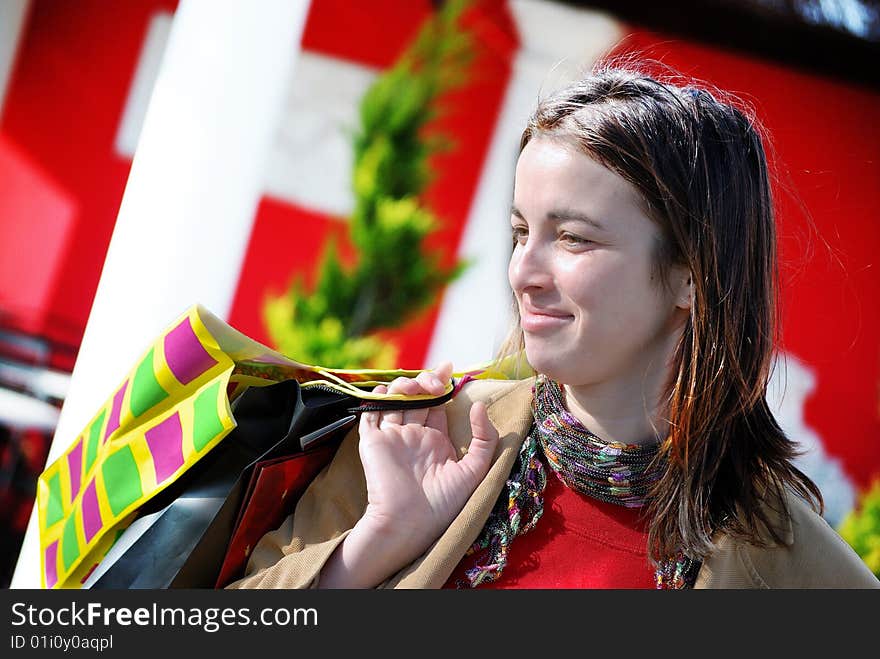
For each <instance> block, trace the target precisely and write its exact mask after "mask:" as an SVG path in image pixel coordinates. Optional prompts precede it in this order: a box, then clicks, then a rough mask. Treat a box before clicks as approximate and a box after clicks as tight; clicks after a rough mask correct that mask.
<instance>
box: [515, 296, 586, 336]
mask: <svg viewBox="0 0 880 659" xmlns="http://www.w3.org/2000/svg"><path fill="white" fill-rule="evenodd" d="M573 318H574V316H573V315H571V314H569V313H564V312H561V311H556V310H554V309H542V308H540V307H533V306H532V305H530V304H526V303H524V302H523V303H521V304H520V325H521V326H522V328H523V331H526V332H540V331H542V330H551V329H556V328H558V327H560V326H561V325H564V324H565V323H567V322H569V321H570V320H572V319H573Z"/></svg>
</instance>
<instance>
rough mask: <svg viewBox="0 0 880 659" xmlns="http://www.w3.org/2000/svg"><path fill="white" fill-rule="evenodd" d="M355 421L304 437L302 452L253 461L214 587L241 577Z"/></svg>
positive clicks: (351, 417) (349, 419)
mask: <svg viewBox="0 0 880 659" xmlns="http://www.w3.org/2000/svg"><path fill="white" fill-rule="evenodd" d="M355 419H356V417H355V416H354V415H349V416H344V417H342V418H340V419H338V420H337V421H335V422H334V423H331V424H328V425H327V426H326V427H324V428H321V429H319V430H317V431H313V432H312V433H309V434H308V435H306V436H304V437H303V439H302V442H301V444H302V449H303V450H301V451H299V452H297V453H295V454H292V455H283V456H281V457H277V458H271V459H267V460H261V461H259V462H258V463H256V464H255V465H254V469H253V471H252V473H251V476H250V482H249V484H248V488H247V490H246V491H245V493H244V495H243V496H242V498H241V503H240V506H239V512H238V515H237V517H236V521H235V524H234V526H233V531H232V535H231V537H230V539H229V542H228V543H227V544H226V551H225V552H224V556H223V563H222V565H221V569H220V570H219V574H218V575H217V578H216V580H215V582H214V587H215V588H224V587H225V586H227V585H228V584H230V583H231V582H233V581H235V580H236V579H238V578H240V577H242V576H243V575H244V568H245V566H246V565H247V561H248V558H249V557H250V554H251V551H252V550H253V548H254V546H255V545H256V544H257V542H258V541H259V539H260V538H261V537H263V535H265V534H266V533H268V532H269V531H272V530H273V529H276V528H278V527H279V526H280V525H281V523H282V522H283V521H284V519H285V518H286V517H287V516H288V515H290V514H291V513H292V512H293V510H294V508H295V506H296V504H297V502H298V501H299V498H300V496H301V495H302V493H303V492H304V491H305V489H306V488H307V487H308V486H309V484H310V483H311V482H312V480H313V479H314V478H315V476H317V475H318V473H319V472H320V471H321V469H323V468H324V466H325V465H326V464H327V463H329V462H330V460H331V459H332V457H333V455H334V454H335V453H336V449H337V448H339V444H340V443H341V441H342V438H343V437H344V435H345V433H347V432H348V430H349V429H350V428H351V427H352V426H353V425H354V423H355Z"/></svg>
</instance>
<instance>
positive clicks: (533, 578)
mask: <svg viewBox="0 0 880 659" xmlns="http://www.w3.org/2000/svg"><path fill="white" fill-rule="evenodd" d="M641 512H642V511H641V509H639V508H624V507H623V506H619V505H617V504H613V503H605V502H604V501H599V500H598V499H594V498H593V497H591V496H587V495H583V494H580V493H578V492H575V491H574V490H572V489H571V488H569V487H567V486H566V485H565V484H564V483H562V481H560V480H559V478H557V477H556V475H555V474H553V473H552V472H550V473H548V474H547V488H546V489H545V490H544V515H543V517H541V519H540V520H538V523H537V525H536V526H535V528H534V529H532V530H531V531H529V532H528V533H526V534H525V535H523V536H520V537H518V538H516V539H515V540H514V541H513V543H512V544H511V546H510V553H509V556H508V563H507V567H506V568H505V569H504V572H503V573H502V574H501V577H500V578H499V579H498V580H497V581H495V582H493V583H488V584H483V585H482V586H480V587H481V588H654V587H655V582H654V568H653V567H652V566H651V564H650V562H649V561H648V553H647V540H648V533H647V524H646V523H645V521H644V520H642V519H641ZM472 566H473V556H466V557H465V558H463V559H462V560H461V562H460V563H459V564H458V567H457V568H456V569H455V571H454V572H453V573H452V575H451V576H450V577H449V580H448V581H447V582H446V584H445V585H444V588H455V587H456V586H455V584H456V582H457V581H459V580H463V579H464V578H465V577H464V571H465V569H467V568H470V567H472Z"/></svg>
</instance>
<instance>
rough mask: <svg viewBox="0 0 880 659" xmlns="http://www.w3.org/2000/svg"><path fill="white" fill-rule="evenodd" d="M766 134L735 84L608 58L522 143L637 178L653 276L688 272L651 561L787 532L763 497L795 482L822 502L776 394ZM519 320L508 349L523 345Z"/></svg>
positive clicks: (653, 510) (546, 111)
mask: <svg viewBox="0 0 880 659" xmlns="http://www.w3.org/2000/svg"><path fill="white" fill-rule="evenodd" d="M761 133H762V131H761V129H760V127H759V124H758V122H757V120H756V118H755V116H754V113H753V112H751V111H749V110H747V109H745V108H744V107H741V103H740V102H739V101H737V100H736V99H733V98H732V97H731V96H730V95H725V94H722V93H721V92H719V91H718V90H713V91H708V90H707V89H706V88H705V87H700V88H698V87H696V86H683V85H680V84H673V83H672V82H671V81H670V80H666V79H665V78H664V79H661V77H660V76H656V75H647V74H644V73H641V72H639V71H638V70H637V69H636V68H634V67H632V65H630V64H627V65H625V66H623V67H621V66H620V65H619V64H609V63H605V64H602V65H599V66H598V67H597V68H596V69H594V71H593V72H592V73H591V74H590V75H588V76H586V77H585V78H584V79H582V80H580V81H578V82H576V83H573V84H571V85H569V86H568V87H566V88H564V89H562V90H561V91H558V92H556V93H554V94H552V95H550V96H549V97H547V98H546V99H544V100H542V101H540V102H539V104H538V106H537V108H536V110H535V111H534V113H533V114H532V116H531V118H530V119H529V122H528V124H527V126H526V128H525V130H524V131H523V134H522V139H521V143H520V151H522V149H523V148H525V145H526V144H528V142H529V141H530V140H531V139H533V138H535V137H537V136H552V137H554V138H561V139H565V140H567V141H569V142H570V143H572V144H574V145H576V146H577V147H579V148H580V149H581V150H582V151H583V152H584V153H586V155H588V156H590V157H591V158H593V159H594V160H596V161H597V162H599V163H601V164H602V165H604V166H605V167H607V168H608V169H610V170H612V171H614V172H616V173H618V174H619V175H620V176H622V177H623V178H624V179H626V180H627V181H629V182H630V183H631V184H633V185H634V186H635V187H636V189H638V190H639V192H640V193H641V196H642V199H643V200H644V202H645V206H646V212H647V213H648V215H649V217H651V218H652V219H653V221H655V222H656V223H657V225H658V226H659V227H660V230H661V231H660V233H661V240H660V242H659V243H658V244H657V245H656V246H655V250H654V268H655V274H656V275H657V276H656V277H655V281H658V282H660V285H668V274H669V272H670V269H671V267H672V266H673V265H683V266H686V267H687V268H688V269H689V270H690V273H691V277H692V282H693V286H694V288H693V292H694V298H693V304H692V306H691V309H690V317H689V319H688V321H687V323H686V325H685V327H684V329H683V332H682V335H681V339H680V341H679V342H678V344H677V346H676V349H675V351H674V355H673V358H672V363H671V370H670V377H669V380H668V381H667V382H666V385H665V388H664V397H663V401H664V403H665V406H664V407H665V411H666V415H667V418H668V421H669V435H668V436H667V438H666V440H665V441H664V442H663V444H662V445H661V449H660V459H663V460H665V461H666V465H667V466H666V469H665V471H664V475H663V477H662V478H661V479H660V481H659V482H658V483H656V486H655V487H654V490H653V496H652V499H651V504H650V507H649V509H648V514H649V515H650V520H651V521H650V527H649V550H650V553H651V556H652V558H653V559H654V560H662V559H663V558H666V557H669V556H671V555H674V554H675V552H676V551H678V550H681V549H683V550H684V551H685V552H686V553H687V554H688V555H690V556H691V557H693V558H704V557H706V556H707V555H708V554H709V553H711V551H712V548H713V544H712V536H713V534H714V533H715V532H716V531H723V532H725V533H727V534H729V535H733V536H735V537H739V538H743V539H745V540H746V541H748V542H751V543H754V544H758V545H760V544H766V539H767V535H766V533H769V536H770V537H771V538H772V539H773V540H775V541H777V542H781V541H782V540H783V538H782V537H781V533H780V530H779V529H778V528H776V526H775V525H774V523H773V521H772V518H771V513H768V511H767V508H765V506H764V504H765V503H769V504H770V505H771V506H774V507H777V508H778V506H779V505H782V506H784V505H785V504H784V501H785V497H784V493H783V490H784V489H785V488H787V487H788V488H791V489H792V490H793V491H794V492H796V493H797V494H798V495H800V496H801V497H803V498H804V499H806V500H807V501H808V502H809V503H810V504H811V505H812V506H813V507H814V509H816V510H817V511H818V512H821V510H822V507H823V503H822V496H821V493H820V492H819V489H818V488H817V487H816V485H815V484H814V483H813V482H812V481H811V480H810V479H809V478H808V477H807V476H806V475H805V474H803V473H802V472H801V471H800V470H798V469H797V468H796V467H795V466H794V465H793V464H792V463H791V460H792V458H794V457H795V456H796V455H797V451H796V448H795V445H794V444H793V442H792V441H791V440H789V438H788V437H786V435H785V433H784V432H783V430H782V429H781V428H780V426H779V424H778V423H777V421H776V419H775V418H774V416H773V413H772V412H771V411H770V409H769V407H768V405H767V401H766V398H765V397H766V391H767V382H768V379H769V376H770V369H771V367H772V360H773V352H774V346H775V345H776V340H777V338H778V331H779V313H778V306H777V301H776V296H777V289H778V270H777V263H776V231H775V222H774V212H773V200H772V196H771V180H770V174H769V170H768V163H767V157H766V155H765V150H764V145H763V142H762V138H761ZM514 310H515V313H516V305H515V304H514ZM518 321H519V318H518V313H517V317H516V323H515V327H514V329H513V331H512V333H511V336H510V337H509V338H508V340H507V341H506V342H505V344H504V345H503V346H502V348H501V350H500V352H499V356H498V358H499V360H500V359H503V358H505V357H508V356H510V355H512V354H515V353H518V352H520V351H521V350H522V348H523V345H524V344H523V340H522V331H521V330H520V329H519V322H518Z"/></svg>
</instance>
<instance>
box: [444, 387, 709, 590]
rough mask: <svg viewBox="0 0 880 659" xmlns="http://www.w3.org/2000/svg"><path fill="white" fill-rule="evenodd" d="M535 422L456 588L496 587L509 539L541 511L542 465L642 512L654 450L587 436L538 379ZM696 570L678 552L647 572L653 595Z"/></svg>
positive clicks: (653, 476)
mask: <svg viewBox="0 0 880 659" xmlns="http://www.w3.org/2000/svg"><path fill="white" fill-rule="evenodd" d="M532 414H533V416H534V418H535V423H534V424H533V425H532V430H531V432H530V433H529V436H528V437H527V438H526V440H525V442H523V445H522V448H521V449H520V452H519V455H518V456H517V460H516V462H515V463H514V466H513V469H512V471H511V473H510V477H509V478H508V480H507V485H506V487H505V489H504V490H502V493H501V495H500V496H499V498H498V502H497V503H496V504H495V507H494V508H493V510H492V513H491V514H490V515H489V519H488V520H487V522H486V526H485V527H483V531H482V532H481V533H480V536H479V537H478V538H477V540H476V541H475V542H474V544H473V545H472V546H471V547H470V549H469V550H468V552H467V555H468V556H471V555H476V558H475V559H474V560H475V563H474V566H473V567H471V568H470V569H468V570H466V571H465V576H466V577H467V581H466V582H464V583H463V584H459V586H463V587H472V588H473V587H476V586H479V585H480V584H482V583H488V582H492V581H495V580H497V579H498V578H499V577H500V576H501V573H502V572H503V571H504V568H505V567H506V566H507V560H508V552H509V550H510V545H511V543H512V542H513V540H514V539H515V538H516V537H517V536H519V535H522V534H524V533H527V532H528V531H530V530H531V529H533V528H534V527H535V525H536V524H537V523H538V520H539V519H540V518H541V515H542V514H543V512H544V496H543V493H544V488H545V486H546V484H547V471H546V469H545V467H544V464H543V461H542V460H541V453H542V452H543V455H544V456H545V457H546V459H547V463H548V464H549V465H550V468H551V469H552V470H553V471H554V473H555V474H556V476H558V477H559V478H560V479H561V480H562V482H563V483H565V484H566V485H567V486H568V487H570V488H572V489H574V490H576V491H578V492H581V493H583V494H588V495H590V496H592V497H594V498H596V499H599V500H601V501H607V502H609V503H615V504H619V505H622V506H626V507H628V508H634V507H641V506H643V505H645V503H646V501H647V497H648V491H649V489H650V486H651V484H652V483H654V482H656V481H657V480H658V479H659V478H660V476H661V474H662V471H663V465H662V464H658V462H657V461H656V460H655V458H656V456H657V450H658V447H659V444H652V445H645V446H642V445H638V444H621V443H618V442H606V441H605V440H603V439H601V438H599V437H597V436H596V435H594V434H593V433H591V432H590V431H589V430H587V429H586V428H585V427H584V426H583V425H582V424H581V423H580V421H578V420H577V419H576V418H575V417H574V415H572V414H571V413H570V412H569V411H568V410H567V409H566V408H565V402H564V400H563V393H562V389H561V387H560V386H559V384H558V383H557V382H555V381H553V380H551V379H549V378H547V377H545V376H543V375H539V376H538V378H537V379H536V380H535V385H534V387H533V388H532ZM699 566H700V563H699V562H698V561H694V560H691V559H689V558H688V557H686V556H685V555H684V554H683V553H681V552H679V554H678V555H677V556H674V557H672V558H670V559H668V560H666V561H663V562H662V563H661V564H660V566H659V567H658V569H657V570H656V572H655V577H656V583H657V588H658V589H680V588H689V587H691V586H693V583H694V580H695V579H696V575H697V572H698V571H699Z"/></svg>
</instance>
